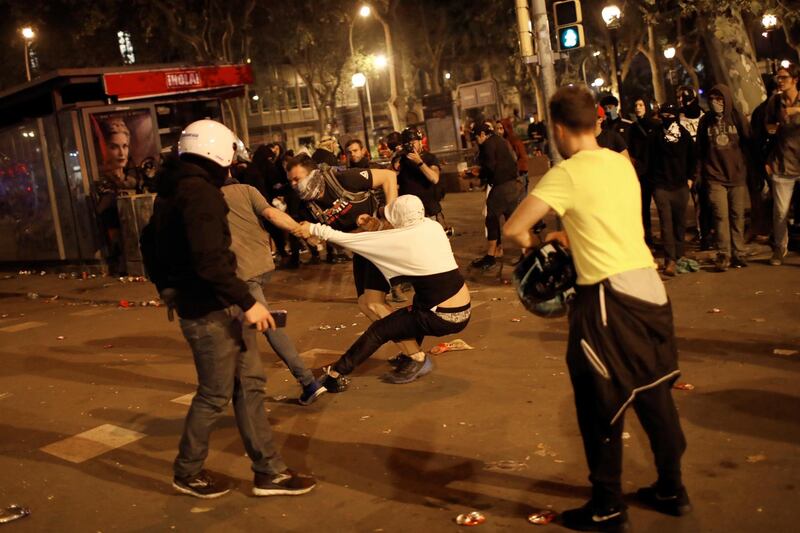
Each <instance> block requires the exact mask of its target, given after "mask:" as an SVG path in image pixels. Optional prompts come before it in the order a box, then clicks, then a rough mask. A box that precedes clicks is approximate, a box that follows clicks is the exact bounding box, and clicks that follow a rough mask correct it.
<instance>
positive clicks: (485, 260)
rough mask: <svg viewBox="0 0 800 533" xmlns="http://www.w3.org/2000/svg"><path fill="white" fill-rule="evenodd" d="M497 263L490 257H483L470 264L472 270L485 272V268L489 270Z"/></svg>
mask: <svg viewBox="0 0 800 533" xmlns="http://www.w3.org/2000/svg"><path fill="white" fill-rule="evenodd" d="M495 263H497V260H496V259H495V258H494V257H493V256H491V255H488V254H487V255H484V256H483V257H480V258H478V259H475V260H474V261H473V262H472V263H471V264H472V267H473V268H480V269H483V270H486V269H487V268H491V267H493V266H494V265H495Z"/></svg>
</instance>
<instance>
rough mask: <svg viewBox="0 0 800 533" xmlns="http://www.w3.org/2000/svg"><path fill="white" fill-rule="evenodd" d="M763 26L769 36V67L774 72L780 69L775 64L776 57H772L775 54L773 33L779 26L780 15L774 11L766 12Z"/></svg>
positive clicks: (762, 18)
mask: <svg viewBox="0 0 800 533" xmlns="http://www.w3.org/2000/svg"><path fill="white" fill-rule="evenodd" d="M761 26H763V27H764V35H766V37H767V55H768V56H769V57H768V58H767V61H768V65H769V69H770V70H771V71H772V73H773V74H775V72H776V71H777V70H778V69H777V67H776V66H775V59H774V58H773V57H772V56H773V55H774V50H773V49H772V34H773V33H774V30H775V28H777V27H778V17H777V16H776V15H775V14H773V13H765V14H764V16H763V17H761Z"/></svg>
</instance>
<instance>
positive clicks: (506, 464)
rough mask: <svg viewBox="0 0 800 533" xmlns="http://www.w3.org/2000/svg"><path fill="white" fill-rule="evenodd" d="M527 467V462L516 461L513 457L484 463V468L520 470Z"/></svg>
mask: <svg viewBox="0 0 800 533" xmlns="http://www.w3.org/2000/svg"><path fill="white" fill-rule="evenodd" d="M526 459H527V458H526ZM526 468H528V463H527V462H524V461H514V460H512V459H506V460H503V461H492V462H490V463H485V464H484V465H483V469H484V470H505V471H509V472H519V471H520V470H525V469H526Z"/></svg>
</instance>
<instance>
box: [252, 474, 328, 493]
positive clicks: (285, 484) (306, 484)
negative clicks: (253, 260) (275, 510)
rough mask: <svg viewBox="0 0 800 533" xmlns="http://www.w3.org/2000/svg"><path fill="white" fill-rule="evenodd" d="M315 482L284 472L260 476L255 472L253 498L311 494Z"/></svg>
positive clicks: (302, 476)
mask: <svg viewBox="0 0 800 533" xmlns="http://www.w3.org/2000/svg"><path fill="white" fill-rule="evenodd" d="M316 486H317V481H316V480H315V479H314V478H313V477H311V476H306V475H302V474H298V473H297V472H294V471H292V470H286V471H285V472H282V473H280V474H277V475H275V474H262V473H260V472H256V475H255V478H254V480H253V495H255V496H299V495H300V494H305V493H307V492H311V490H312V489H313V488H314V487H316Z"/></svg>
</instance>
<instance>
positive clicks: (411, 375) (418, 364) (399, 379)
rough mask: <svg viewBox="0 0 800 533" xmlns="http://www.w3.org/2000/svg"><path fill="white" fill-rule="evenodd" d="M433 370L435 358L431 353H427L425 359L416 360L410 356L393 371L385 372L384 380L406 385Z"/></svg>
mask: <svg viewBox="0 0 800 533" xmlns="http://www.w3.org/2000/svg"><path fill="white" fill-rule="evenodd" d="M431 372H433V359H432V358H431V356H430V355H428V354H425V360H424V361H415V360H414V359H413V358H411V357H408V359H407V360H403V361H402V362H401V364H399V365H398V366H397V368H395V369H394V371H393V372H389V373H388V374H385V375H384V376H383V381H385V382H386V383H393V384H395V385H404V384H406V383H411V382H412V381H416V380H418V379H419V378H421V377H422V376H424V375H426V374H430V373H431Z"/></svg>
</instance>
